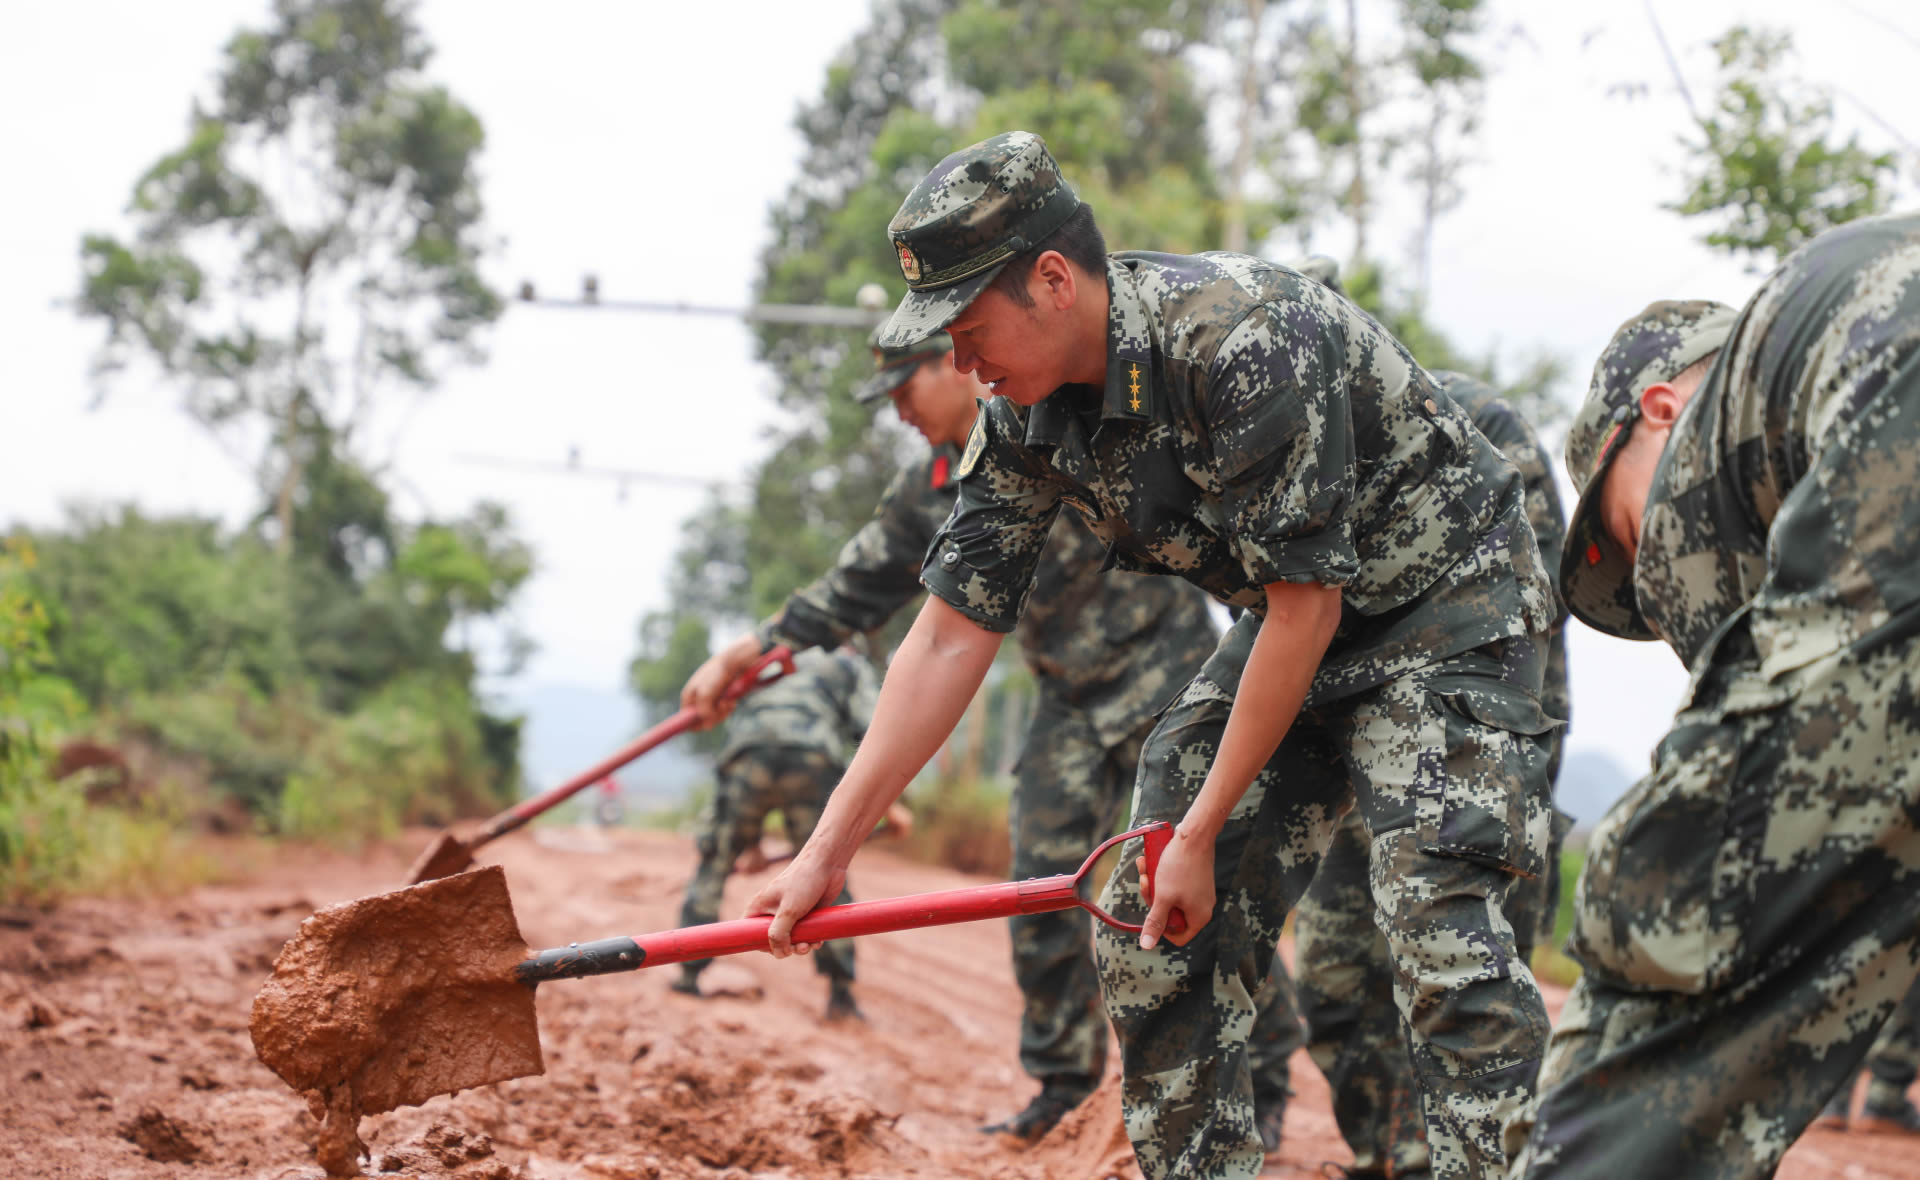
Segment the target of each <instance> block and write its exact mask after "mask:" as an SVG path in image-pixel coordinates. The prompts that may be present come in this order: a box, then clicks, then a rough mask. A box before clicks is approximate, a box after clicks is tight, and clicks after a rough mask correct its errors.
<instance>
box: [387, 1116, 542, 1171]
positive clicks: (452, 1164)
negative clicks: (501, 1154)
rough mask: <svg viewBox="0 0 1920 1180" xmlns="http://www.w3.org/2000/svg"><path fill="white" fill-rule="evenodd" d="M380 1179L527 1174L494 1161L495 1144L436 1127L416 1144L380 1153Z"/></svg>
mask: <svg viewBox="0 0 1920 1180" xmlns="http://www.w3.org/2000/svg"><path fill="white" fill-rule="evenodd" d="M378 1167H379V1170H378V1171H377V1172H376V1173H375V1175H376V1176H379V1177H382V1178H385V1177H388V1176H392V1177H396V1178H398V1177H403V1176H404V1177H408V1178H410V1180H526V1172H525V1171H523V1170H522V1169H520V1168H516V1167H513V1166H512V1165H510V1164H508V1163H506V1162H505V1161H504V1160H498V1159H495V1158H493V1140H492V1139H489V1138H488V1137H487V1136H485V1135H480V1134H470V1133H468V1132H466V1131H462V1130H460V1129H459V1128H458V1127H452V1126H448V1125H447V1124H445V1123H435V1124H434V1125H433V1126H431V1127H428V1128H427V1130H426V1131H425V1132H424V1133H422V1134H421V1135H419V1136H418V1137H416V1138H415V1139H414V1140H413V1141H412V1142H409V1143H403V1144H401V1145H400V1146H398V1147H393V1148H389V1149H388V1150H386V1151H383V1152H381V1153H380V1159H379V1165H378Z"/></svg>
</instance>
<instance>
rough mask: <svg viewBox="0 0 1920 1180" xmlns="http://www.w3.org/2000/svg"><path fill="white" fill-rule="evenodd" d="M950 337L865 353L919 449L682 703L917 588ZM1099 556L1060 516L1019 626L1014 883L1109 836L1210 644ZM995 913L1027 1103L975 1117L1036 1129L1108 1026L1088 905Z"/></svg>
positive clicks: (963, 407) (1282, 1047)
mask: <svg viewBox="0 0 1920 1180" xmlns="http://www.w3.org/2000/svg"><path fill="white" fill-rule="evenodd" d="M951 348H952V342H951V341H950V340H949V339H948V338H947V336H946V334H945V333H938V334H936V335H934V336H933V337H931V338H929V339H927V340H921V341H913V342H909V343H907V344H904V345H901V346H899V347H896V348H879V347H876V348H875V350H874V362H875V366H876V372H875V374H874V376H873V377H872V379H870V380H869V381H868V382H867V383H866V384H865V385H863V386H862V387H861V389H860V391H859V392H858V393H857V394H856V398H857V400H859V401H861V402H863V403H871V402H876V401H878V400H880V399H881V398H888V397H890V398H892V399H893V401H894V404H895V407H896V409H897V410H898V412H899V414H900V417H901V419H902V420H903V421H905V422H906V423H907V424H908V425H910V426H912V427H914V428H915V429H916V430H918V431H920V433H921V434H922V435H923V436H924V437H925V438H926V440H927V442H928V443H929V444H930V447H931V450H930V451H929V453H928V454H927V455H925V456H924V457H922V458H921V459H919V460H918V461H916V462H914V463H912V464H911V465H909V466H908V467H906V468H905V469H904V470H902V471H901V472H900V474H899V475H898V476H896V477H895V478H894V480H893V482H892V484H891V485H889V487H888V488H887V491H886V494H885V495H884V496H882V498H881V500H880V505H879V507H878V508H877V509H875V511H874V517H873V519H872V520H871V521H869V522H868V523H867V524H866V526H865V527H863V528H862V529H861V530H860V531H859V532H858V533H857V534H855V535H854V537H853V539H852V540H851V541H849V542H848V543H847V545H846V546H845V547H844V548H843V549H842V550H841V552H840V556H839V559H838V561H837V562H836V563H835V565H834V568H833V569H831V570H829V571H828V572H827V573H826V574H824V575H823V576H822V577H820V578H819V579H818V580H816V581H815V582H814V583H813V584H812V585H809V586H807V587H805V588H803V589H801V590H798V591H796V592H794V594H793V595H792V596H791V597H790V598H789V599H788V600H787V603H786V604H785V606H783V607H782V608H781V610H780V611H779V612H778V613H776V614H775V615H774V616H773V617H772V618H770V619H768V620H767V621H766V622H765V623H763V624H762V625H761V626H760V628H759V629H758V630H757V631H756V632H755V633H754V634H752V635H748V636H743V637H742V638H741V639H740V640H739V641H737V642H736V643H735V644H733V645H732V646H731V647H730V648H729V649H728V650H726V651H723V652H722V653H720V654H719V655H717V656H715V657H714V659H713V660H712V661H710V662H709V664H708V666H707V667H705V668H703V669H702V670H701V672H700V673H699V674H697V675H696V676H695V678H694V679H693V681H690V682H689V684H688V691H687V695H686V702H687V704H688V705H690V706H692V707H695V708H699V707H702V706H703V704H704V703H705V702H706V701H707V700H709V699H710V697H711V695H712V689H713V687H714V686H720V687H722V688H724V686H725V685H727V684H729V683H731V682H732V679H733V677H734V676H735V675H737V674H738V672H739V671H740V670H741V669H743V668H745V667H746V666H747V665H748V664H750V663H751V662H752V661H753V660H754V659H756V658H758V656H759V654H760V653H761V651H762V650H764V649H765V648H767V647H769V646H771V645H773V644H775V643H784V644H787V645H788V646H790V647H792V648H794V649H796V650H804V649H805V648H808V647H811V646H813V645H816V644H819V645H831V644H834V643H838V642H840V641H841V640H843V639H844V638H846V637H847V636H849V635H852V634H855V633H858V632H861V631H869V630H872V629H874V628H877V627H880V626H882V625H884V624H885V623H886V621H887V620H888V619H890V618H892V617H893V615H894V614H895V613H896V612H897V611H899V610H900V608H902V607H903V606H905V605H906V604H907V603H909V602H911V601H913V600H914V599H915V598H918V597H919V596H920V565H921V562H922V561H923V560H924V559H925V557H926V554H927V546H928V545H929V544H930V543H931V542H932V541H933V538H934V535H935V534H936V533H938V532H939V531H940V526H941V525H942V524H944V523H945V522H946V519H947V517H948V516H949V515H950V514H951V513H952V511H953V504H954V500H955V498H956V496H958V494H959V485H958V483H957V481H956V479H955V471H954V468H955V466H956V464H957V463H958V461H959V458H960V451H959V444H960V443H961V442H963V441H965V440H966V437H967V435H968V433H969V432H970V431H971V430H972V428H973V420H974V418H975V416H976V415H977V414H978V412H979V409H978V404H977V402H976V398H977V397H979V396H980V395H982V394H984V393H985V392H986V390H985V389H984V388H982V387H981V385H980V383H979V382H978V381H976V380H975V379H974V378H972V377H970V376H967V375H966V374H964V373H959V372H956V371H955V370H954V368H953V367H952V366H951V365H949V364H948V363H947V356H948V353H949V351H950V350H951ZM1105 556H1106V550H1105V547H1104V546H1102V545H1101V544H1100V542H1099V541H1097V540H1096V539H1095V538H1094V536H1093V534H1092V533H1090V532H1089V531H1088V530H1087V528H1086V526H1085V525H1084V524H1081V523H1080V522H1079V521H1078V520H1075V519H1071V518H1069V519H1065V520H1061V521H1059V522H1058V523H1057V524H1056V525H1055V526H1054V527H1053V530H1052V535H1051V539H1050V541H1049V543H1048V546H1047V556H1046V560H1045V561H1043V562H1042V563H1041V566H1040V571H1039V575H1038V579H1037V581H1036V584H1035V587H1034V590H1033V594H1032V596H1031V599H1030V600H1029V603H1028V609H1027V614H1026V617H1025V619H1024V620H1023V621H1022V622H1021V624H1020V626H1019V628H1018V629H1017V631H1016V637H1017V638H1018V640H1019V642H1020V647H1021V651H1022V653H1023V654H1024V655H1025V657H1026V661H1027V666H1028V668H1029V669H1030V670H1031V671H1032V672H1033V677H1034V682H1035V685H1036V687H1037V696H1038V701H1037V705H1036V708H1035V710H1034V716H1033V720H1032V722H1031V724H1030V725H1029V727H1028V731H1027V737H1026V741H1025V745H1024V746H1023V748H1022V751H1021V755H1020V760H1019V763H1018V765H1017V766H1016V768H1015V772H1014V789H1013V796H1012V799H1011V800H1010V803H1009V809H1008V817H1007V818H1008V828H1009V833H1008V834H1009V837H1010V839H1011V842H1012V846H1013V865H1012V875H1013V876H1014V877H1015V878H1026V877H1038V876H1049V875H1052V874H1055V873H1061V872H1071V871H1073V870H1074V869H1077V868H1079V867H1080V862H1081V861H1082V860H1084V859H1085V857H1086V855H1087V851H1088V850H1089V849H1090V848H1092V847H1093V846H1094V845H1095V844H1097V843H1099V842H1100V841H1101V840H1102V839H1104V838H1105V837H1106V836H1107V834H1108V833H1110V832H1111V831H1112V830H1113V827H1114V823H1115V821H1116V819H1117V818H1118V816H1119V814H1120V810H1121V808H1122V807H1123V806H1124V805H1125V803H1126V793H1127V791H1129V790H1130V789H1131V788H1132V786H1133V775H1134V768H1135V766H1136V764H1137V763H1138V762H1139V759H1140V746H1141V743H1142V742H1143V741H1145V739H1146V735H1147V731H1148V730H1149V729H1151V728H1152V726H1153V718H1154V715H1155V714H1156V713H1157V712H1158V711H1159V709H1160V707H1161V706H1162V705H1164V704H1165V703H1166V702H1167V700H1168V698H1170V697H1171V696H1172V695H1173V693H1174V692H1176V691H1177V690H1178V689H1179V688H1180V687H1181V686H1182V685H1184V684H1185V683H1186V682H1187V680H1188V679H1189V678H1190V677H1191V676H1192V675H1193V673H1194V672H1195V671H1197V670H1198V669H1199V667H1200V664H1201V663H1202V661H1204V660H1205V659H1206V658H1207V655H1208V654H1209V653H1210V652H1212V650H1213V647H1214V644H1215V643H1216V642H1217V641H1218V639H1219V632H1218V631H1217V630H1216V628H1215V627H1214V624H1213V622H1212V620H1211V618H1210V617H1209V615H1208V613H1207V606H1206V595H1204V594H1202V593H1201V592H1200V591H1198V590H1195V589H1194V588H1193V587H1191V586H1186V585H1183V584H1181V583H1178V582H1172V581H1169V580H1167V579H1164V578H1145V577H1141V576H1139V575H1137V574H1129V573H1118V572H1103V570H1102V566H1103V564H1104V562H1103V559H1104V558H1105ZM1010 925H1011V927H1012V935H1013V967H1014V977H1015V979H1016V980H1017V981H1018V982H1019V985H1020V991H1021V993H1022V996H1023V997H1024V1000H1025V1010H1024V1012H1023V1014H1022V1017H1021V1025H1020V1063H1021V1065H1022V1066H1023V1067H1024V1068H1025V1069H1026V1071H1027V1073H1028V1074H1030V1075H1031V1076H1032V1077H1034V1078H1035V1079H1037V1080H1038V1081H1039V1082H1040V1083H1041V1089H1040V1092H1039V1093H1038V1094H1037V1095H1035V1096H1034V1098H1033V1100H1032V1102H1031V1103H1030V1104H1029V1105H1028V1107H1027V1108H1026V1109H1025V1110H1023V1111H1021V1112H1019V1113H1017V1114H1015V1115H1013V1116H1012V1117H1010V1118H1008V1119H1007V1120H1005V1121H1004V1122H1001V1123H996V1124H994V1125H993V1126H991V1127H988V1128H984V1129H986V1130H989V1131H996V1132H1005V1133H1008V1134H1011V1135H1013V1136H1015V1137H1016V1138H1019V1139H1034V1138H1037V1137H1038V1136H1040V1135H1042V1134H1044V1133H1045V1132H1046V1131H1047V1130H1048V1129H1049V1128H1051V1127H1052V1126H1053V1125H1054V1123H1056V1122H1058V1121H1059V1119H1060V1118H1061V1116H1062V1115H1064V1114H1065V1113H1066V1112H1067V1111H1069V1110H1071V1109H1073V1108H1074V1107H1075V1106H1077V1105H1079V1103H1080V1101H1081V1099H1083V1098H1085V1097H1086V1096H1087V1095H1088V1094H1089V1093H1091V1092H1092V1090H1093V1088H1094V1086H1096V1085H1097V1084H1098V1083H1099V1080H1100V1077H1101V1075H1102V1073H1104V1072H1105V1068H1106V1059H1107V1036H1108V1034H1107V1026H1106V1020H1105V1014H1104V1013H1103V1011H1102V1010H1101V1008H1100V988H1099V979H1098V976H1097V975H1096V973H1095V971H1094V965H1093V949H1092V942H1091V939H1090V937H1089V930H1088V919H1087V916H1086V914H1085V913H1084V912H1082V911H1080V910H1078V909H1073V910H1066V911H1062V912H1057V913H1051V914H1031V915H1026V916H1023V917H1018V918H1014V919H1012V921H1011V923H1010ZM1290 1000H1291V996H1290V994H1283V993H1275V994H1274V996H1273V1001H1274V1002H1272V1003H1270V1004H1268V1005H1266V1006H1264V1007H1263V1008H1262V1009H1261V1017H1260V1032H1261V1035H1260V1036H1259V1043H1260V1046H1261V1050H1262V1052H1261V1053H1260V1055H1259V1056H1257V1057H1256V1059H1255V1077H1256V1087H1257V1089H1258V1091H1259V1107H1260V1113H1261V1116H1262V1124H1263V1126H1264V1127H1265V1128H1266V1130H1267V1132H1268V1133H1269V1134H1271V1135H1273V1136H1274V1144H1275V1145H1276V1146H1277V1144H1278V1132H1279V1128H1280V1124H1281V1121H1282V1119H1283V1118H1284V1111H1285V1105H1286V1098H1287V1093H1288V1088H1287V1082H1288V1075H1287V1071H1288V1061H1287V1058H1288V1056H1289V1055H1291V1054H1292V1052H1293V1050H1295V1049H1297V1048H1299V1047H1300V1044H1301V1032H1300V1026H1299V1021H1298V1019H1297V1017H1295V1015H1294V1013H1293V1009H1292V1007H1291V1005H1290Z"/></svg>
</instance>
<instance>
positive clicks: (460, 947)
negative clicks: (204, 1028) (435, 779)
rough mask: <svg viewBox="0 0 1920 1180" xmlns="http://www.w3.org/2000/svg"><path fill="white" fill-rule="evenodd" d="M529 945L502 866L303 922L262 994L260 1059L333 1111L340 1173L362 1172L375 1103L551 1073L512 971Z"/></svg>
mask: <svg viewBox="0 0 1920 1180" xmlns="http://www.w3.org/2000/svg"><path fill="white" fill-rule="evenodd" d="M527 955H528V948H527V944H526V942H525V941H524V940H523V939H522V938H521V937H520V927H519V923H518V922H516V921H515V919H514V915H513V899H512V898H511V897H510V896H509V895H508V893H507V880H506V873H505V871H504V870H502V869H501V868H500V867H499V866H497V865H495V866H489V867H487V868H483V869H480V870H477V871H475V872H471V873H461V874H460V875H458V876H454V877H448V878H447V879H445V880H441V881H431V882H428V883H427V884H424V885H416V886H414V887H412V888H410V889H402V890H399V891H397V892H394V893H386V894H379V895H376V896H373V897H365V898H361V899H359V900H358V901H350V902H345V903H343V904H340V905H334V906H328V907H327V908H326V909H323V910H321V911H320V912H319V913H316V914H314V915H313V916H312V917H310V918H308V919H307V920H306V921H304V922H302V923H301V924H300V929H299V931H298V932H297V933H295V934H294V936H293V938H291V939H290V940H288V942H287V944H286V946H285V947H284V948H282V949H281V951H280V955H279V957H278V958H277V959H275V960H274V964H273V975H272V977H271V978H269V979H268V980H267V983H266V985H265V986H264V987H262V988H261V989H260V993H259V995H257V996H255V997H254V1001H253V1013H252V1018H251V1020H250V1021H249V1031H250V1032H251V1033H252V1035H253V1047H254V1051H255V1052H256V1053H257V1054H259V1057H260V1060H261V1061H262V1062H264V1063H265V1064H266V1066H267V1068H269V1069H271V1070H273V1072H274V1073H276V1074H278V1075H279V1076H280V1078H281V1080H282V1081H284V1082H286V1083H287V1085H289V1086H291V1087H293V1088H294V1089H295V1090H296V1091H299V1092H300V1093H302V1094H303V1095H305V1096H306V1098H307V1102H308V1105H309V1106H310V1107H312V1108H313V1111H314V1114H315V1115H316V1117H320V1118H321V1119H322V1124H321V1159H320V1162H321V1163H322V1164H323V1165H324V1166H325V1167H326V1168H327V1170H328V1171H329V1172H330V1173H333V1174H335V1175H353V1174H355V1172H354V1170H353V1168H352V1161H353V1160H354V1158H355V1157H356V1156H357V1155H358V1154H359V1153H360V1150H361V1145H360V1141H359V1138H358V1135H357V1133H356V1132H357V1128H358V1125H359V1120H360V1116H361V1115H363V1114H379V1113H381V1112H383V1111H388V1110H393V1109H394V1108H395V1107H399V1106H410V1105H417V1104H419V1103H422V1102H425V1101H426V1100H427V1099H429V1098H432V1097H433V1096H435V1095H436V1094H451V1093H454V1092H456V1091H459V1090H465V1089H468V1088H470V1087H473V1086H485V1085H490V1084H492V1083H495V1082H503V1081H506V1080H508V1079H510V1078H517V1077H524V1076H526V1075H529V1074H537V1073H540V1072H541V1070H542V1068H543V1064H542V1061H541V1058H540V1031H539V1025H538V1022H537V1021H536V1019H535V1014H534V1002H533V992H532V990H531V989H529V988H527V987H526V986H524V985H522V984H520V983H516V982H515V981H514V968H515V967H516V966H517V965H518V964H519V963H520V962H522V961H523V960H525V959H526V957H527ZM330 1157H331V1158H330Z"/></svg>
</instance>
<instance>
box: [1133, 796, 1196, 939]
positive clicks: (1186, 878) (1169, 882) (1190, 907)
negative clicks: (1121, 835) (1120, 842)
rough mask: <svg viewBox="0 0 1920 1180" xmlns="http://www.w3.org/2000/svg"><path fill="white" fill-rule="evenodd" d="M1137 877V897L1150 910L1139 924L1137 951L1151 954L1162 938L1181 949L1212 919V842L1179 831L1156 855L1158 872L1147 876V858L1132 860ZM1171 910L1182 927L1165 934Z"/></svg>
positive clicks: (1174, 833) (1176, 830) (1175, 832)
mask: <svg viewBox="0 0 1920 1180" xmlns="http://www.w3.org/2000/svg"><path fill="white" fill-rule="evenodd" d="M1133 863H1134V867H1135V868H1136V869H1137V870H1139V873H1140V895H1141V897H1142V898H1144V899H1145V900H1146V901H1147V902H1148V904H1149V906H1150V908H1149V909H1148V910H1147V916H1146V918H1145V919H1144V920H1143V921H1142V922H1141V923H1140V947H1141V949H1142V950H1149V951H1150V950H1152V949H1153V948H1154V946H1155V945H1157V944H1158V943H1159V941H1160V939H1161V938H1162V937H1163V936H1164V937H1165V938H1166V939H1167V940H1168V941H1169V942H1171V943H1173V944H1174V945H1175V946H1185V945H1187V943H1189V942H1191V941H1193V936H1194V935H1196V934H1198V933H1200V928H1201V927H1202V926H1205V925H1206V924H1207V921H1208V919H1210V918H1212V917H1213V903H1214V893H1213V840H1212V838H1211V837H1197V836H1190V835H1188V834H1187V833H1186V832H1184V831H1182V830H1181V829H1180V828H1177V827H1176V828H1175V829H1174V830H1173V840H1172V841H1171V842H1170V843H1169V844H1168V845H1167V850H1166V851H1165V852H1163V853H1161V854H1160V871H1159V873H1158V874H1157V875H1156V876H1153V877H1149V876H1147V858H1146V857H1144V856H1141V857H1136V858H1135V859H1134V862H1133ZM1175 910H1178V911H1179V912H1180V916H1181V918H1182V919H1183V923H1184V924H1180V925H1178V927H1177V928H1176V929H1173V930H1169V929H1168V926H1169V925H1170V924H1173V923H1172V918H1173V913H1174V911H1175Z"/></svg>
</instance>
